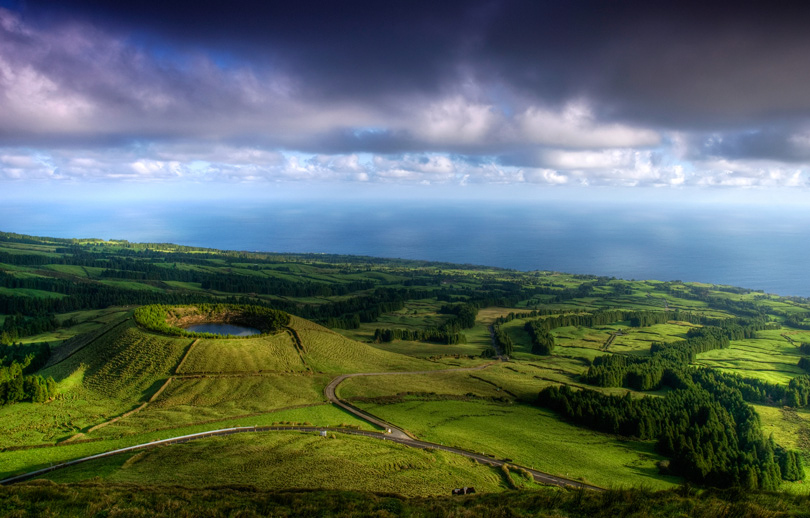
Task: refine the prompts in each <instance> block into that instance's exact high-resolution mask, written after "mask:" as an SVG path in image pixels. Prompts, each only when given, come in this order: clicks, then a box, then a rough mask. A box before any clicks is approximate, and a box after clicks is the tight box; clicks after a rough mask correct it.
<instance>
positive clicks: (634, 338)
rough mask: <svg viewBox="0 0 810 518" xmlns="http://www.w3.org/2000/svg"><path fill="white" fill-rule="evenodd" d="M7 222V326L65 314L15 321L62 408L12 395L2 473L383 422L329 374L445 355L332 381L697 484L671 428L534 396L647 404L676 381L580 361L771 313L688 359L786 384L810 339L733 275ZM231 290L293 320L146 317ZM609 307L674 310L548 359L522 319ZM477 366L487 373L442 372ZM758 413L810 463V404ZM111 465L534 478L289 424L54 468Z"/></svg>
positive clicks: (796, 310) (626, 477) (499, 452)
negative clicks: (467, 262)
mask: <svg viewBox="0 0 810 518" xmlns="http://www.w3.org/2000/svg"><path fill="white" fill-rule="evenodd" d="M0 237H2V238H3V239H0V251H4V252H7V253H8V255H7V256H4V257H6V259H5V260H7V261H9V263H0V270H2V273H3V275H4V276H5V277H2V276H0V277H2V278H0V281H3V282H5V283H6V285H5V286H4V285H2V283H0V289H2V290H3V291H0V303H2V304H3V305H2V306H0V307H2V308H5V309H2V311H3V314H2V315H0V322H3V323H5V322H6V321H11V319H12V317H13V316H14V315H16V314H24V315H26V318H28V317H30V318H34V317H35V316H36V315H40V314H53V315H54V316H55V320H56V322H57V325H56V326H55V327H53V328H52V329H48V330H46V331H43V332H39V333H35V334H27V335H20V332H21V330H23V329H24V328H23V327H22V326H23V324H20V326H21V327H19V330H18V331H17V334H18V336H16V337H15V338H14V339H13V341H14V342H15V343H23V344H28V343H41V342H45V343H49V344H50V345H51V354H50V358H49V359H48V360H47V362H46V363H45V364H44V367H42V368H40V369H39V370H38V371H37V372H38V373H39V374H41V375H43V376H52V377H53V378H54V380H55V381H56V382H57V390H58V394H57V396H56V397H55V398H54V399H52V400H51V401H48V402H46V403H31V402H19V403H14V404H8V405H2V406H0V423H2V425H1V426H2V432H3V433H2V437H0V448H2V450H0V474H2V475H11V474H16V473H21V472H24V471H28V470H33V469H36V468H38V467H43V466H47V465H49V464H51V463H57V462H62V461H65V460H69V459H74V458H78V457H82V456H85V455H90V454H94V453H99V452H103V451H108V450H111V449H115V448H119V447H123V446H130V445H135V444H141V443H144V442H148V441H151V440H156V439H159V438H168V437H173V436H178V435H184V434H187V433H195V432H201V431H206V430H212V429H219V428H226V427H230V426H250V425H271V424H282V423H299V424H304V423H308V424H311V425H314V426H333V427H334V426H349V427H358V428H361V429H366V430H375V429H378V428H377V427H375V426H373V425H371V424H370V423H367V422H365V421H363V420H361V419H359V418H356V417H354V416H352V415H351V414H349V413H347V412H345V411H344V410H342V409H340V408H338V407H336V406H334V405H332V404H330V403H329V402H328V401H327V399H326V397H325V396H324V388H325V387H326V386H327V385H328V384H329V382H330V381H331V380H332V379H334V378H335V377H336V376H338V375H341V374H352V373H407V372H414V371H418V372H423V371H434V372H431V373H427V374H391V375H375V376H362V377H352V378H348V379H346V380H345V381H343V382H342V383H341V384H340V385H339V386H338V388H337V395H338V396H339V397H340V398H342V399H343V400H345V401H347V402H349V403H351V404H352V405H355V406H357V407H359V408H361V409H363V410H365V411H367V412H369V413H371V414H373V415H375V416H377V417H379V418H382V419H384V420H386V421H388V422H390V423H393V424H395V425H396V426H399V427H402V428H404V429H405V430H407V431H408V432H410V433H412V434H414V435H415V436H417V437H419V438H420V439H423V440H427V441H431V442H435V443H442V444H445V445H452V446H456V447H458V448H461V449H465V450H469V451H476V452H483V453H485V454H487V455H491V456H494V457H495V458H498V459H511V460H512V461H514V462H515V463H517V464H521V465H525V466H528V467H533V468H536V469H539V470H541V471H545V472H547V473H551V474H556V475H560V476H564V477H569V478H571V479H575V480H582V481H587V482H589V483H592V484H595V485H599V486H602V487H606V488H633V487H636V488H638V487H643V488H647V489H667V488H672V487H675V486H677V485H679V484H681V483H683V482H684V481H685V479H684V478H683V477H681V476H676V475H674V474H671V473H667V471H666V470H665V469H664V470H662V469H660V463H662V462H664V463H665V461H667V460H668V458H667V457H666V456H664V455H662V454H661V453H660V452H659V451H658V450H657V449H656V446H655V441H650V440H646V441H642V440H638V438H635V437H625V436H619V435H613V434H605V433H600V432H596V431H594V430H591V429H588V428H584V427H581V426H576V425H574V424H572V423H570V422H568V421H566V420H565V419H563V418H562V417H561V416H560V415H558V414H556V413H555V412H553V411H551V410H548V409H546V408H541V407H539V406H537V404H536V403H537V396H538V393H539V392H540V391H541V390H543V389H544V388H546V387H549V386H568V387H572V388H574V389H576V390H596V391H598V392H601V393H603V394H607V395H616V396H625V395H629V397H630V398H632V399H639V398H644V397H649V398H660V397H663V396H665V395H666V394H667V393H668V392H670V391H671V390H672V388H671V387H660V388H656V389H655V390H646V391H640V390H633V389H630V388H628V387H626V386H620V385H619V386H604V387H597V386H593V385H589V384H587V383H585V382H584V381H583V377H582V376H583V375H584V374H586V373H587V372H588V370H589V368H590V367H591V366H592V365H593V363H594V361H599V360H597V358H599V357H601V356H609V357H620V358H621V357H626V358H631V359H634V360H646V359H649V358H651V346H652V345H653V344H656V343H658V344H676V343H680V342H682V341H684V340H686V339H687V338H688V337H690V336H691V335H690V331H692V330H695V329H698V330H699V329H700V328H702V327H705V326H717V325H719V323H721V322H729V323H738V322H743V323H745V322H756V324H757V325H758V326H759V328H758V329H757V330H756V332H755V333H751V335H750V336H749V337H748V338H738V337H736V338H734V339H732V340H731V341H730V345H729V347H727V348H719V349H714V350H709V351H703V352H700V353H699V354H697V355H696V356H695V361H694V363H693V364H692V365H691V366H690V367H689V369H692V370H694V369H698V368H711V369H717V370H720V371H722V372H727V373H734V374H739V375H740V376H742V377H745V378H754V379H759V380H763V381H767V382H770V383H774V384H777V385H778V386H782V387H784V386H787V384H788V383H789V382H790V381H791V380H792V379H794V378H797V377H800V376H802V375H803V374H805V372H804V371H803V370H802V369H801V368H800V367H798V362H799V360H800V359H801V358H803V357H805V356H806V354H805V353H802V351H801V349H800V347H799V346H800V344H801V343H803V342H810V331H808V330H807V329H804V328H803V327H802V326H803V325H805V324H804V323H806V322H807V321H808V320H807V319H808V318H810V301H808V300H805V299H800V298H786V297H778V296H773V295H767V294H764V293H761V292H755V291H751V290H745V289H742V288H734V287H728V286H713V285H708V284H700V283H684V282H680V281H673V282H667V283H664V282H659V281H622V280H618V279H612V278H604V277H595V276H587V275H570V274H564V273H559V272H545V271H538V272H517V271H511V270H501V269H494V268H486V267H468V266H464V267H460V266H457V265H449V264H445V263H423V262H418V261H405V260H382V259H375V258H358V257H351V256H326V255H306V254H258V253H246V252H221V251H216V250H207V249H195V248H190V247H179V246H176V245H167V244H166V245H161V244H149V245H140V244H135V243H124V242H103V241H81V240H75V241H71V242H70V243H63V242H59V241H53V240H48V239H45V238H32V237H30V236H28V237H18V236H13V235H3V234H0ZM79 252H81V253H79ZM12 284H13V285H14V286H15V287H14V288H10V287H8V286H10V285H12ZM205 286H208V287H205ZM212 286H213V287H212ZM227 290H233V291H227ZM232 301H238V302H239V303H240V304H244V303H249V304H259V305H266V306H272V307H273V308H275V309H279V310H282V311H287V312H289V313H290V314H291V315H292V317H291V320H290V324H289V326H288V328H287V329H285V330H283V331H281V332H279V333H276V334H272V335H263V336H261V337H251V338H240V339H235V338H219V339H214V338H201V339H196V340H195V339H191V338H184V337H171V336H165V335H162V334H160V333H156V332H153V331H149V330H146V329H142V328H140V327H139V326H138V325H137V324H136V323H135V322H134V321H133V320H132V319H131V311H132V309H133V308H134V307H137V306H139V305H142V304H151V303H161V304H180V305H182V304H200V303H223V302H232ZM465 304H466V305H470V306H474V307H475V311H476V316H475V319H474V322H472V324H471V325H469V326H467V327H464V328H460V329H459V330H458V332H459V333H461V334H463V335H464V341H463V342H462V343H455V344H440V343H431V342H426V341H412V340H393V341H391V342H385V343H376V342H375V341H374V333H375V330H376V329H404V330H416V331H418V330H424V329H428V328H436V327H439V326H446V325H450V324H452V323H453V321H454V318H455V317H454V316H453V313H452V312H448V310H447V309H446V308H447V307H450V308H453V307H459V306H461V305H465ZM443 308H444V309H443ZM606 310H621V311H624V312H627V313H628V314H629V313H631V312H645V311H646V312H651V313H655V314H656V315H662V314H665V315H666V318H661V319H659V320H660V321H658V322H657V323H653V324H651V325H643V326H634V325H632V323H631V322H630V321H629V320H626V319H625V320H618V321H609V322H606V323H603V324H599V325H592V326H590V325H576V324H575V325H564V326H560V327H554V328H553V329H551V330H550V331H549V333H550V334H551V335H552V336H553V340H554V344H555V345H554V349H553V351H552V354H550V355H538V354H533V353H532V350H533V343H532V337H531V335H530V334H529V333H528V332H527V331H526V329H525V325H526V324H527V323H528V322H530V321H535V320H538V319H540V320H542V319H545V318H549V317H556V316H565V315H597V314H599V313H600V312H604V311H606ZM532 311H535V312H536V313H535V315H534V316H528V313H530V312H532ZM676 316H677V318H676ZM628 318H629V317H628ZM0 325H3V324H0ZM495 327H497V328H498V329H499V330H500V331H501V332H502V333H503V334H504V336H506V337H508V339H509V341H510V342H511V347H512V352H511V354H510V355H509V358H508V361H502V360H501V359H499V358H492V357H484V355H483V354H482V353H485V351H487V350H488V349H489V348H490V347H491V346H492V343H493V342H492V338H491V334H490V332H491V329H493V328H495ZM8 336H11V335H8ZM479 366H481V367H483V366H485V367H484V368H482V369H480V370H475V371H468V372H442V371H443V370H445V369H448V368H457V367H479ZM753 408H755V410H756V412H757V413H758V414H759V416H760V421H761V428H762V432H763V433H764V434H765V436H766V437H767V436H770V435H773V438H774V441H775V442H776V443H777V444H779V445H782V446H784V447H785V448H789V449H791V450H795V451H798V452H800V454H801V456H802V457H803V458H804V459H805V462H806V463H807V464H810V435H809V434H808V430H809V429H810V425H808V423H810V417H808V408H807V407H800V408H788V407H785V406H784V405H783V404H782V402H781V401H771V402H768V403H763V402H757V403H756V404H755V405H754V407H753ZM246 453H247V454H246ZM205 459H213V460H216V462H206V461H205ZM217 466H220V467H221V469H220V468H218V467H217ZM312 466H317V468H313V467H312ZM330 469H331V470H332V472H331V473H330ZM173 473H175V474H177V478H176V479H174V478H173V477H172V474H173ZM150 474H152V475H153V476H152V477H151V478H150ZM95 476H99V477H101V478H102V479H103V480H104V481H105V482H109V483H111V484H120V483H127V484H136V485H143V484H158V485H163V484H166V485H170V484H175V483H181V484H183V485H187V486H189V487H192V486H193V487H200V486H205V485H215V484H249V485H255V486H257V487H259V488H261V489H262V490H271V489H272V490H286V489H293V488H307V489H323V488H327V489H335V490H338V489H352V490H356V491H386V492H389V491H390V492H392V493H397V494H401V495H407V496H422V495H442V494H446V491H447V488H446V484H445V483H449V484H450V485H453V484H456V485H469V484H474V485H476V487H479V488H480V490H481V491H482V492H489V491H492V492H502V491H504V490H506V489H507V488H510V487H513V486H514V487H527V488H528V487H533V484H531V483H529V482H528V481H526V480H523V478H525V477H523V476H522V475H521V474H520V473H513V474H512V475H510V476H507V475H505V474H504V473H503V472H502V470H497V469H491V468H488V467H485V466H480V465H476V464H474V463H472V461H469V460H468V459H465V458H463V457H459V456H456V455H452V454H450V453H443V452H440V451H422V450H414V449H408V448H406V447H404V446H400V445H395V444H392V443H385V442H381V441H379V440H373V439H367V438H361V437H349V436H346V435H342V434H337V435H336V436H335V437H332V436H330V437H329V438H328V439H323V438H321V437H315V436H311V435H306V434H289V433H287V434H285V433H276V432H272V433H267V434H256V435H255V436H254V435H252V434H245V435H243V436H238V437H227V438H215V439H213V438H212V439H206V440H201V441H195V442H191V443H187V444H183V445H174V446H167V447H161V448H159V449H155V450H150V451H148V452H140V453H135V454H132V455H125V456H124V455H122V456H119V457H114V458H111V459H105V460H103V461H102V460H99V461H95V462H94V463H88V464H83V465H80V466H77V467H75V468H71V469H70V470H64V471H57V472H54V473H53V474H51V475H49V477H50V478H52V479H53V480H57V481H59V482H70V483H74V482H77V481H82V480H88V479H91V478H93V477H95ZM510 477H511V478H510ZM522 477H523V478H522ZM465 480H467V481H472V482H463V481H465ZM510 480H512V481H511V482H509V481H510ZM375 481H379V485H375V484H377V482H375ZM783 489H784V490H786V491H790V492H802V490H803V485H802V484H801V483H800V482H791V483H788V482H786V483H785V484H784V487H783Z"/></svg>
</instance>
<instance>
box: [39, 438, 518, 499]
mask: <svg viewBox="0 0 810 518" xmlns="http://www.w3.org/2000/svg"><path fill="white" fill-rule="evenodd" d="M212 464H213V465H215V466H216V469H214V470H212V469H211V465H212ZM94 477H101V478H102V479H104V480H105V481H109V482H128V483H137V484H143V483H149V484H158V485H175V484H180V485H185V486H211V485H226V484H227V485H242V484H246V485H251V486H255V487H257V488H261V489H270V488H272V489H343V490H351V491H375V492H387V493H399V494H404V495H406V496H413V497H416V496H430V495H447V494H449V493H450V491H451V490H452V489H453V488H456V487H463V486H473V487H475V488H476V490H478V491H480V492H496V491H504V490H506V489H508V486H507V485H506V482H505V480H504V477H503V474H502V473H501V471H500V470H496V469H493V468H490V467H485V466H483V465H480V464H478V463H476V462H474V461H472V460H469V459H466V458H464V457H460V456H458V455H453V454H450V453H446V452H442V451H438V450H431V451H425V450H418V449H414V448H408V447H406V446H401V445H398V444H395V443H392V442H386V441H380V440H376V439H369V438H363V437H354V436H351V435H344V434H330V435H329V437H320V436H318V435H317V434H302V433H272V432H271V433H258V434H237V435H234V436H228V437H223V438H216V437H215V438H210V439H202V440H197V441H192V442H190V443H187V444H181V445H170V446H161V447H160V448H156V449H152V450H147V451H143V452H137V453H131V454H125V455H120V456H117V457H113V458H110V459H104V460H98V461H92V462H88V463H85V464H81V465H79V466H76V467H75V468H68V469H65V470H61V471H59V472H55V473H54V474H53V475H49V476H48V478H50V479H51V480H54V481H57V482H75V481H80V480H87V479H92V478H94Z"/></svg>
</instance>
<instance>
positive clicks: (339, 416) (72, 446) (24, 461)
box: [0, 405, 375, 478]
mask: <svg viewBox="0 0 810 518" xmlns="http://www.w3.org/2000/svg"><path fill="white" fill-rule="evenodd" d="M116 424H117V423H116ZM289 424H295V425H307V426H309V425H311V426H324V427H344V428H345V427H350V428H357V429H361V430H374V429H375V428H374V427H372V426H371V425H369V424H368V423H366V422H365V421H362V420H359V419H357V418H356V417H354V416H353V415H351V414H349V413H347V412H346V411H344V410H343V409H341V408H338V407H335V406H333V405H318V406H313V407H306V408H295V409H288V410H279V411H276V412H266V413H263V414H258V415H251V416H244V417H238V418H230V419H221V420H216V421H212V422H205V423H198V424H194V425H189V426H183V427H166V428H162V429H160V430H154V431H149V432H145V433H138V434H133V433H129V432H130V430H125V429H116V428H115V425H110V426H107V427H104V428H99V429H98V430H97V431H95V432H92V433H91V434H88V435H85V436H83V437H81V438H83V439H85V440H87V439H90V442H83V441H81V440H77V441H76V442H66V443H61V444H60V445H57V446H49V447H41V448H30V449H17V450H10V451H4V452H2V454H0V477H1V478H5V477H9V476H12V475H17V474H21V473H27V472H29V471H35V470H37V469H41V468H44V467H47V466H50V465H51V464H58V463H60V462H66V461H69V460H72V459H78V458H81V457H87V456H90V455H95V454H97V453H103V452H105V451H111V450H116V449H119V448H125V447H128V446H135V445H138V444H145V443H148V442H152V441H157V440H161V439H170V438H172V437H179V436H182V435H189V434H193V433H200V432H206V431H210V430H221V429H224V428H234V427H238V426H272V425H289Z"/></svg>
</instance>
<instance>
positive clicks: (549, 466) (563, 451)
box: [357, 401, 680, 489]
mask: <svg viewBox="0 0 810 518" xmlns="http://www.w3.org/2000/svg"><path fill="white" fill-rule="evenodd" d="M357 405H358V406H360V407H361V408H363V409H364V410H367V411H369V412H371V413H372V414H374V415H377V416H379V417H381V418H383V419H385V420H387V421H390V422H393V423H396V424H397V425H399V426H402V427H404V428H405V429H407V430H408V431H410V432H412V433H414V434H415V435H416V436H417V437H419V438H420V439H424V440H428V441H432V442H438V443H442V444H445V445H450V446H457V447H459V448H464V449H468V450H473V451H476V452H479V453H484V454H490V455H494V456H495V457H497V458H500V459H512V460H513V461H514V462H516V463H518V464H522V465H525V466H527V467H533V468H535V469H539V470H542V471H545V472H548V473H552V474H555V475H559V476H564V477H568V478H573V479H577V480H582V481H586V482H589V483H592V484H596V485H599V486H603V487H608V488H618V487H646V488H650V489H664V488H669V487H673V486H674V485H675V484H677V483H679V482H680V479H678V478H675V477H665V476H662V475H659V474H658V470H657V468H656V462H658V461H660V460H663V459H664V458H663V457H661V456H660V455H658V454H657V453H655V451H654V444H653V443H648V442H639V441H631V440H622V439H620V438H617V437H615V436H610V435H606V434H600V433H597V432H592V431H590V430H587V429H584V428H579V427H576V426H573V425H570V424H568V423H565V422H563V421H561V420H560V419H559V417H558V416H557V415H556V414H554V413H553V412H551V411H549V410H545V409H541V408H534V407H531V406H524V405H520V404H493V403H486V402H478V401H406V402H403V403H397V404H373V403H357Z"/></svg>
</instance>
